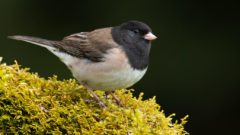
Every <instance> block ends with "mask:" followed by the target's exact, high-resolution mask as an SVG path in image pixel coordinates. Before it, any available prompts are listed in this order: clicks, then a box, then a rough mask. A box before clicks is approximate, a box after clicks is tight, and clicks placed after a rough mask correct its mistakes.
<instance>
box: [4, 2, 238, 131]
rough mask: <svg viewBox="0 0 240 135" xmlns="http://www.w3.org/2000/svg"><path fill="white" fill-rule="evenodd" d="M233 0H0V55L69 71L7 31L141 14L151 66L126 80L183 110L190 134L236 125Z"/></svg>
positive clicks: (77, 25) (64, 29)
mask: <svg viewBox="0 0 240 135" xmlns="http://www.w3.org/2000/svg"><path fill="white" fill-rule="evenodd" d="M238 8H239V6H238V5H237V3H234V2H231V1H224V2H221V1H218V2H210V1H209V2H203V1H198V2H197V1H190V0H181V1H171V0H169V1H162V0H159V1H157V0H155V1H154V0H147V1H139V0H132V1H128V0H122V1H110V0H109V1H105V0H103V1H92V0H89V1H80V0H71V1H60V0H58V1H54V0H35V1H33V0H24V1H20V0H11V1H10V0H1V1H0V56H2V57H4V61H5V62H7V63H8V64H12V63H13V61H14V60H17V61H18V62H19V63H20V64H21V65H22V66H23V67H30V68H31V71H32V72H38V73H39V75H40V76H42V77H45V78H47V77H49V76H52V75H54V74H55V75H58V76H59V78H60V79H68V78H72V76H71V73H70V72H69V71H68V69H67V68H66V67H65V65H63V64H62V63H61V62H60V61H59V59H58V58H57V57H55V56H54V55H52V54H51V53H49V52H48V51H47V50H46V49H44V48H41V47H38V46H34V45H31V44H28V43H24V42H18V41H14V40H10V39H7V36H9V35H14V34H23V35H32V36H39V37H43V38H47V39H59V40H60V39H61V38H62V37H64V36H67V35H69V34H72V33H76V32H81V31H90V30H93V29H95V28H100V27H108V26H115V25H118V24H120V23H122V22H124V21H127V20H140V21H143V22H146V23H147V24H148V25H150V26H151V28H152V29H153V32H154V33H155V34H156V35H157V36H158V39H157V40H156V41H154V42H153V45H152V51H151V59H150V66H149V69H148V72H147V74H146V75H145V77H144V78H143V79H142V80H141V81H140V82H139V83H138V84H136V85H135V86H133V88H134V89H135V90H136V91H135V92H134V93H135V95H138V94H139V93H140V92H142V91H143V92H144V93H145V96H144V97H145V99H147V98H150V97H153V96H157V102H158V103H159V104H160V105H161V107H162V109H164V110H165V113H166V114H167V115H170V114H171V113H176V114H177V115H176V119H180V118H182V117H184V116H185V115H190V117H189V122H188V123H187V125H186V130H187V131H188V132H190V133H191V134H194V135H202V134H204V135H206V134H210V135H212V134H218V135H220V134H236V133H239V120H240V119H239V113H240V111H239V103H240V98H239V96H240V95H239V90H240V89H239V88H240V87H239V86H240V70H239V69H240V61H239V55H240V53H239V51H240V47H239V45H240V44H239V36H240V14H239V12H238V11H237V10H238Z"/></svg>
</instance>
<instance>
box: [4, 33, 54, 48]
mask: <svg viewBox="0 0 240 135" xmlns="http://www.w3.org/2000/svg"><path fill="white" fill-rule="evenodd" d="M8 38H10V39H14V40H20V41H25V42H29V43H32V44H36V45H39V46H41V47H44V48H47V49H49V50H54V49H56V48H55V47H54V46H55V44H56V43H57V41H51V40H46V39H42V38H38V37H31V36H20V35H14V36H9V37H8Z"/></svg>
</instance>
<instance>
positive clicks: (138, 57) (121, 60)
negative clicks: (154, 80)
mask: <svg viewBox="0 0 240 135" xmlns="http://www.w3.org/2000/svg"><path fill="white" fill-rule="evenodd" d="M9 38H11V39H14V40H20V41H25V42H28V43H32V44H35V45H38V46H41V47H44V48H46V49H48V50H49V51H50V52H52V53H53V54H54V55H56V56H57V57H58V58H60V60H61V61H62V62H63V63H64V64H65V65H66V66H67V67H68V69H69V70H70V71H71V73H72V75H73V77H74V78H75V79H76V80H77V81H78V83H80V84H81V85H83V86H84V87H85V88H86V89H87V90H88V91H89V92H90V93H91V94H92V95H93V96H94V97H95V99H96V100H97V101H98V103H99V105H100V106H101V107H103V108H104V107H106V105H105V104H104V103H103V102H102V101H101V100H100V98H99V97H98V96H97V95H96V94H95V93H94V90H103V91H105V92H106V93H110V94H112V92H113V91H114V90H117V89H124V88H129V87H131V86H132V85H134V84H135V83H137V82H138V81H139V80H140V79H141V78H142V77H143V76H144V74H145V73H146V71H147V69H148V65H149V53H150V48H151V43H152V41H153V40H155V39H156V38H157V37H156V36H155V35H154V34H153V32H152V30H151V28H150V27H149V26H148V25H147V24H146V23H143V22H141V21H136V20H131V21H127V22H123V23H121V24H119V25H117V26H113V27H105V28H98V29H95V30H92V31H89V32H80V33H75V34H71V35H69V36H66V37H64V38H63V39H62V40H47V39H43V38H39V37H33V36H22V35H13V36H9ZM112 95H113V98H114V99H116V102H117V103H118V104H119V105H120V104H121V103H120V101H119V100H118V98H117V97H116V96H115V95H114V94H112Z"/></svg>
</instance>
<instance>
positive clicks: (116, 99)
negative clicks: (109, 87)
mask: <svg viewBox="0 0 240 135" xmlns="http://www.w3.org/2000/svg"><path fill="white" fill-rule="evenodd" d="M105 94H106V95H109V94H111V95H112V97H113V99H114V100H115V102H116V103H117V105H118V106H121V107H123V105H122V103H121V102H120V100H119V99H118V98H117V97H116V96H115V95H114V93H113V92H112V91H106V92H105Z"/></svg>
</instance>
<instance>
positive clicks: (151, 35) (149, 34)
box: [144, 32, 157, 41]
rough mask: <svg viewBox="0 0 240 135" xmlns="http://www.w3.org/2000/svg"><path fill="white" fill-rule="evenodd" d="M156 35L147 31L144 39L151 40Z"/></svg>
mask: <svg viewBox="0 0 240 135" xmlns="http://www.w3.org/2000/svg"><path fill="white" fill-rule="evenodd" d="M156 38H157V37H156V36H155V35H153V34H152V32H148V33H147V34H146V35H144V39H146V40H149V41H152V40H155V39H156Z"/></svg>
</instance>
